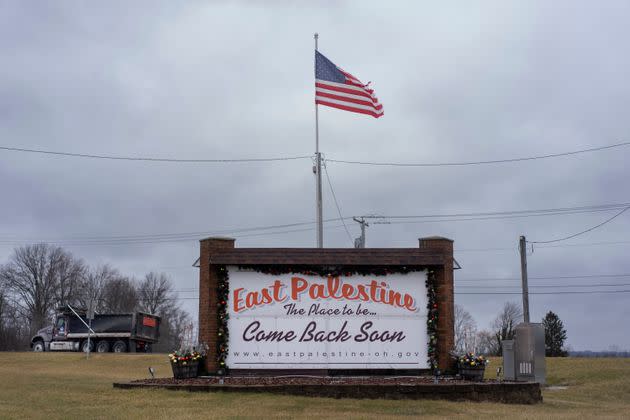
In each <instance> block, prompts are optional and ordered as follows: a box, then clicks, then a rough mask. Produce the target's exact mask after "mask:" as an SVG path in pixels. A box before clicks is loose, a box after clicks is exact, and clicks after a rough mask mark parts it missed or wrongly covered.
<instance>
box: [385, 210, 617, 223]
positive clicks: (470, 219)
mask: <svg viewBox="0 0 630 420" xmlns="http://www.w3.org/2000/svg"><path fill="white" fill-rule="evenodd" d="M611 210H614V209H610V208H604V209H592V210H578V211H560V212H543V213H532V214H513V215H505V216H484V217H469V218H451V219H432V220H403V221H393V222H374V223H373V224H375V225H415V224H422V223H447V222H449V223H450V222H471V221H484V220H502V219H522V218H528V217H541V216H564V215H572V214H584V213H600V212H606V211H611ZM384 217H387V216H384Z"/></svg>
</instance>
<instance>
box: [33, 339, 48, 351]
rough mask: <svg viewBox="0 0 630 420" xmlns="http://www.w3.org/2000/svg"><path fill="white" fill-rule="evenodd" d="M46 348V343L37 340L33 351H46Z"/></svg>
mask: <svg viewBox="0 0 630 420" xmlns="http://www.w3.org/2000/svg"><path fill="white" fill-rule="evenodd" d="M45 350H46V346H44V342H43V341H42V340H37V341H35V342H34V343H33V351H37V352H40V351H45Z"/></svg>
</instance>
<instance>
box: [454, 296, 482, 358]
mask: <svg viewBox="0 0 630 420" xmlns="http://www.w3.org/2000/svg"><path fill="white" fill-rule="evenodd" d="M476 347H477V323H476V322H475V320H474V319H473V317H472V315H470V313H469V312H468V311H467V310H465V309H464V307H463V306H461V305H455V349H454V350H455V352H456V353H458V354H463V353H465V352H467V351H472V352H476V351H477V349H476Z"/></svg>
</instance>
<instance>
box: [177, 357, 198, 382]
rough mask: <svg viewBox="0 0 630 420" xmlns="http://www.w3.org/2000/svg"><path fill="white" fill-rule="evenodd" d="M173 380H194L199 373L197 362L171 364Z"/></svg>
mask: <svg viewBox="0 0 630 420" xmlns="http://www.w3.org/2000/svg"><path fill="white" fill-rule="evenodd" d="M171 368H172V369H173V377H174V378H175V379H186V378H196V377H197V374H198V372H199V362H198V361H194V362H186V364H183V363H171Z"/></svg>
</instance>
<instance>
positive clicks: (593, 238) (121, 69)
mask: <svg viewBox="0 0 630 420" xmlns="http://www.w3.org/2000/svg"><path fill="white" fill-rule="evenodd" d="M309 3H310V6H306V4H307V3H306V2H300V3H299V4H300V5H299V6H297V5H295V4H294V3H292V2H288V1H277V2H275V3H274V2H254V1H250V2H243V3H240V4H238V3H237V2H230V3H229V4H227V3H226V4H224V3H221V2H193V1H191V2H155V1H151V2H146V3H143V2H140V1H137V2H119V3H116V2H104V3H89V4H87V3H84V2H70V1H63V2H52V1H51V2H20V1H8V2H2V3H1V4H0V57H1V65H0V146H4V147H18V148H30V149H44V150H51V151H63V152H73V153H87V154H103V155H119V156H150V157H158V158H180V159H187V158H191V159H195V158H200V159H204V158H205V159H221V158H225V159H233V158H266V157H291V156H308V155H312V154H313V152H314V148H315V145H314V143H315V138H314V77H313V46H314V45H313V33H314V32H319V33H320V41H319V49H320V51H321V52H322V53H323V54H324V55H326V56H327V57H328V58H329V59H330V60H332V61H333V62H334V63H335V64H337V65H338V66H340V67H343V68H344V69H345V70H347V71H349V72H351V73H353V74H354V75H355V76H356V77H358V78H359V79H361V80H362V81H364V82H368V81H371V82H372V85H371V86H372V87H373V88H374V90H375V93H376V95H377V96H378V97H379V99H380V101H381V103H382V104H383V106H384V110H385V115H384V117H382V118H380V119H378V120H377V119H373V118H371V117H368V116H365V115H360V114H351V113H348V112H343V111H339V110H335V109H332V108H325V107H320V110H319V116H320V144H321V150H322V152H323V153H324V155H325V157H326V158H329V159H341V160H344V159H345V160H359V161H371V162H411V163H413V162H424V163H438V162H462V161H483V160H494V159H509V158H518V157H528V156H537V155H544V154H552V153H562V152H568V151H574V150H580V149H585V148H591V147H600V146H606V145H611V144H617V143H621V142H627V141H630V136H629V134H628V133H629V128H630V120H629V119H628V118H627V112H628V109H630V84H629V83H628V74H630V57H629V56H628V53H627V52H628V50H627V48H628V47H627V45H628V39H630V26H628V21H629V20H630V5H629V3H628V2H615V1H606V2H588V3H586V2H576V1H567V2H561V1H554V2H549V1H522V2H504V1H496V2H466V3H464V2H439V5H437V2H433V3H429V2H417V1H413V2H408V3H405V2H397V3H395V4H396V7H394V6H388V7H386V6H384V3H383V2H377V1H373V2H364V1H361V2H332V1H330V2H309ZM629 156H630V147H628V146H626V147H618V148H615V149H610V150H604V151H598V152H592V153H585V154H580V155H575V156H567V157H559V158H554V159H542V160H535V161H526V162H517V163H505V164H497V165H476V166H464V167H451V166H448V167H435V168H409V167H398V168H397V167H379V166H359V165H348V164H342V163H334V162H329V163H328V164H327V168H328V173H329V176H330V180H331V182H332V185H333V187H334V190H335V193H336V195H337V199H338V202H339V205H340V208H341V212H342V214H343V215H344V216H361V215H367V214H378V215H386V216H387V215H389V216H394V215H416V216H417V215H435V214H455V213H477V212H491V211H510V210H530V209H550V208H560V207H577V206H593V205H601V204H613V203H626V202H630V199H629V198H628V186H627V180H628V176H630V169H629V168H628V165H627V164H626V161H627V160H628V157H629ZM311 165H312V162H311V160H310V159H301V160H291V161H281V162H271V163H269V162H267V163H232V164H207V163H206V164H184V163H150V162H137V161H111V160H96V159H81V158H72V157H61V156H50V155H39V154H30V153H21V152H11V151H5V150H0V193H1V194H0V203H1V205H0V263H3V262H6V261H7V260H8V258H9V257H10V255H11V253H12V251H13V248H14V247H15V246H19V245H21V244H26V243H30V242H34V241H41V240H46V241H56V242H58V243H61V244H63V246H64V247H65V248H66V249H68V250H69V251H71V252H72V253H74V254H75V255H76V256H78V257H81V258H83V259H84V260H85V261H86V262H87V263H90V264H101V263H109V264H111V265H112V266H114V267H117V268H119V269H120V270H121V271H122V272H123V273H125V274H128V275H132V276H135V277H137V278H139V277H142V276H143V275H144V273H146V272H148V271H151V270H154V271H164V272H166V273H168V274H169V275H170V276H171V278H172V280H173V282H174V284H175V288H176V289H177V290H181V292H180V293H179V295H180V296H181V297H182V298H185V299H183V300H182V302H183V304H184V307H185V308H186V309H187V310H189V311H190V312H191V313H192V314H193V315H194V316H195V317H196V314H197V301H196V297H197V292H195V291H192V290H191V289H196V288H197V282H198V272H197V269H196V268H193V267H191V265H192V263H193V262H194V261H195V259H196V258H197V257H198V239H199V238H201V237H204V236H208V234H209V233H211V232H217V231H226V232H230V231H232V234H231V235H230V236H233V237H236V238H237V242H236V244H237V246H239V247H276V246H282V247H310V246H314V245H315V231H314V229H313V228H314V225H303V226H298V227H294V228H292V229H284V230H297V229H301V230H300V231H296V232H288V233H278V231H282V230H283V229H273V230H272V231H271V233H275V234H273V235H271V234H268V235H264V236H263V235H257V236H252V234H259V233H264V232H265V231H249V232H245V233H244V232H241V233H238V232H233V231H235V230H238V229H243V228H249V227H258V226H272V225H283V224H290V223H296V222H313V221H314V220H315V210H314V197H315V188H314V182H315V181H314V176H313V173H312V168H311ZM324 181H325V183H324V217H325V218H336V217H338V214H337V210H336V207H335V205H334V202H333V200H332V196H331V194H330V190H329V188H328V184H327V182H326V178H325V177H324ZM618 211H619V210H613V211H607V212H597V213H579V214H570V215H560V216H558V215H556V216H544V217H523V218H511V219H491V220H476V221H456V222H455V221H449V222H432V223H414V224H395V223H392V224H372V225H370V227H369V228H368V229H367V246H369V247H416V246H418V242H417V240H418V238H419V237H423V236H430V235H441V236H446V237H449V238H452V239H453V240H454V241H455V249H456V251H455V257H456V259H457V261H458V262H459V263H460V264H461V266H462V269H461V270H459V271H457V272H456V292H460V293H461V292H471V291H487V292H495V293H496V292H501V291H504V292H505V291H511V292H517V291H518V290H519V289H518V286H519V285H520V280H519V276H520V265H519V264H520V263H519V255H518V251H517V245H518V238H519V235H522V234H523V235H526V236H527V239H528V240H532V241H544V240H551V239H556V238H562V237H565V236H569V235H571V234H573V233H576V232H579V231H582V230H585V229H587V228H589V227H591V226H594V225H597V224H599V223H601V222H603V221H604V220H606V219H608V218H609V217H611V216H613V215H614V214H615V213H616V212H618ZM383 221H390V222H394V221H400V220H399V219H383ZM415 221H418V219H415ZM305 228H310V229H311V230H306V231H305V230H303V229H305ZM348 228H349V230H350V234H351V236H352V237H356V236H358V235H359V228H358V225H357V224H356V223H354V222H351V221H350V222H348ZM628 232H630V211H629V212H626V213H624V214H622V215H621V216H619V217H618V218H616V219H614V220H613V221H611V222H610V223H608V224H606V225H604V226H602V227H601V228H599V229H597V230H594V231H592V232H589V233H587V234H584V235H581V236H579V237H576V238H574V239H571V240H568V241H563V242H558V243H554V244H550V245H553V246H550V245H539V246H536V245H535V246H534V250H533V251H534V252H533V254H532V253H531V250H530V255H529V257H528V258H529V274H530V277H532V278H533V277H558V276H571V277H574V276H596V275H611V274H612V275H619V274H625V275H626V276H625V277H623V276H618V277H610V276H606V277H582V278H552V279H532V280H531V281H530V284H531V285H532V290H531V291H532V292H549V291H568V290H571V291H583V290H609V291H610V290H613V291H614V290H630V286H629V285H625V286H624V284H630V261H629V260H628V255H629V252H628V251H629V248H630V240H629V239H628ZM167 233H191V234H190V235H187V236H177V237H175V238H176V239H178V240H177V241H163V240H160V241H157V240H156V237H155V236H150V235H158V234H167ZM228 234H229V233H228ZM141 235H147V236H146V237H144V238H145V239H146V240H144V241H142V243H127V242H125V241H120V240H116V241H111V240H109V241H107V242H103V240H102V238H103V237H113V236H118V237H120V236H134V237H138V236H141ZM77 238H78V239H79V240H78V241H77ZM85 238H99V240H98V241H95V242H88V241H87V240H86V239H85ZM69 239H74V240H75V242H68V240H69ZM324 242H325V246H326V247H350V246H352V242H351V240H350V239H349V238H348V235H347V234H346V232H345V230H344V228H343V226H341V224H340V223H339V222H331V223H328V224H327V225H326V229H325V232H324ZM489 248H492V249H489ZM497 248H498V249H497ZM506 278H507V279H512V280H500V281H497V280H483V281H482V280H479V281H472V282H470V281H466V280H470V279H506ZM593 284H617V286H597V287H575V286H578V285H591V286H592V285H593ZM475 285H476V286H478V287H477V288H471V287H470V286H475ZM536 285H547V286H549V285H556V286H557V285H562V286H563V287H559V288H535V287H533V286H536ZM465 286H468V287H465ZM482 286H483V287H482ZM499 286H503V287H501V288H499ZM520 299H521V298H520V295H466V294H458V295H457V296H456V303H459V304H461V305H463V306H464V307H465V308H466V309H467V310H468V311H469V312H471V314H472V315H473V317H474V318H475V319H476V321H477V323H478V325H479V327H480V328H487V327H488V326H489V324H490V322H491V320H492V319H493V318H494V317H495V316H496V314H497V313H498V312H499V310H500V308H501V307H502V306H503V303H504V302H505V301H507V300H512V301H515V302H519V303H520V302H521V300H520ZM530 303H531V317H532V320H540V319H541V318H542V317H543V316H544V314H545V313H546V312H547V311H549V310H552V311H554V312H556V313H557V314H558V315H559V316H560V318H561V319H562V320H563V321H564V323H565V327H566V328H567V330H568V344H569V345H570V346H571V347H572V348H573V349H575V350H584V349H595V350H598V349H607V348H608V347H609V346H610V345H618V346H620V348H622V349H623V348H625V349H630V336H628V334H625V333H621V334H620V332H622V331H623V328H622V329H620V327H619V325H624V324H625V322H626V320H627V319H628V318H629V317H630V304H629V303H630V293H610V294H555V295H534V294H532V296H530ZM626 332H627V331H626Z"/></svg>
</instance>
